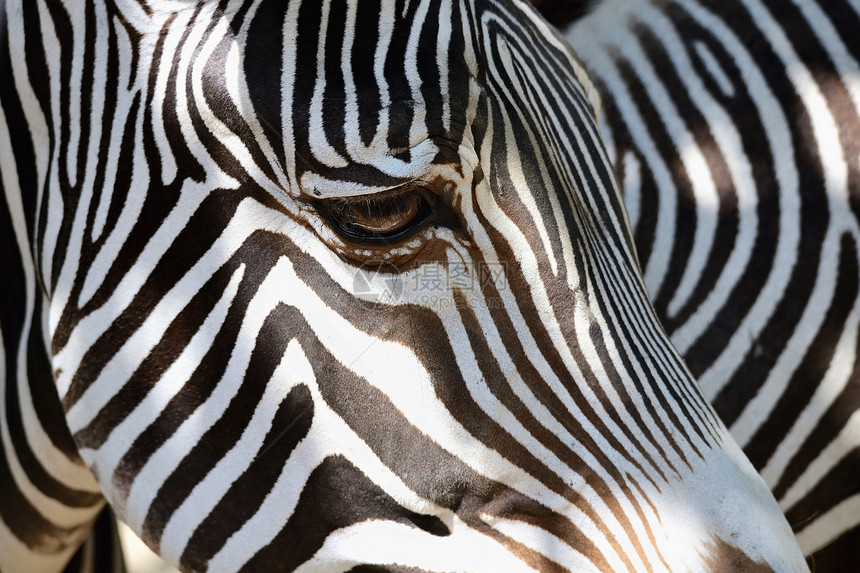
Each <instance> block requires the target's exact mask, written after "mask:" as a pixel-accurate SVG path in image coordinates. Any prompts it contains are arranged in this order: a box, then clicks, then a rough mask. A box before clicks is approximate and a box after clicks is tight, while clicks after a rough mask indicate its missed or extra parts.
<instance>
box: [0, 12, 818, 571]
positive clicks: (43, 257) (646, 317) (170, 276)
mask: <svg viewBox="0 0 860 573" xmlns="http://www.w3.org/2000/svg"><path fill="white" fill-rule="evenodd" d="M359 7H360V8H361V9H359ZM3 8H4V14H5V29H4V32H5V36H4V38H3V42H2V45H0V75H2V78H3V79H4V81H3V82H2V83H0V104H2V115H0V160H2V184H3V196H4V198H5V201H4V203H3V207H2V209H3V210H2V213H0V216H2V219H0V223H2V224H0V228H2V230H3V235H2V237H0V239H2V243H0V252H2V253H3V257H4V260H3V262H4V264H3V265H2V267H3V273H4V275H3V281H2V282H3V284H4V285H9V287H8V288H9V290H8V291H6V296H4V297H3V307H2V309H0V310H2V315H0V327H2V334H3V353H2V355H0V356H2V365H3V366H5V368H3V369H2V371H3V378H2V379H0V381H2V383H3V389H2V394H0V395H2V400H3V402H2V413H3V417H2V419H0V420H2V427H0V430H2V437H3V449H2V452H3V456H2V459H0V461H2V465H0V480H2V484H3V489H4V491H9V492H10V495H8V496H6V495H4V496H3V498H2V501H0V504H2V505H0V526H2V527H0V569H2V570H3V571H4V572H5V573H10V572H13V571H19V570H23V571H56V570H58V569H60V568H61V567H62V564H63V562H64V561H65V560H66V559H67V558H68V556H69V555H70V554H71V552H72V551H74V549H75V547H76V546H77V544H78V543H79V541H80V539H81V538H82V537H83V536H84V535H85V534H86V531H87V529H88V527H89V525H90V523H91V521H92V520H93V519H94V517H95V515H96V514H97V512H98V511H99V510H100V508H101V507H102V504H103V499H102V497H101V494H104V496H105V497H106V498H107V500H108V501H109V502H110V504H111V506H112V507H113V508H114V509H115V510H116V511H117V513H118V515H119V516H120V517H121V518H122V519H123V520H124V521H125V522H126V523H128V524H129V525H130V526H131V527H132V528H133V529H134V530H135V531H136V532H137V533H139V534H140V535H141V536H142V538H143V539H144V540H145V541H146V542H147V543H148V544H149V545H150V546H152V547H154V548H155V549H157V550H158V551H159V552H160V553H161V554H162V555H163V556H164V557H165V558H166V559H167V560H168V561H170V562H172V563H179V564H180V565H181V566H182V567H183V568H184V569H186V570H204V569H208V570H210V571H232V570H237V569H245V570H262V571H271V570H278V569H280V570H293V569H299V570H319V569H323V570H337V571H340V570H348V569H350V568H352V567H353V566H357V565H361V564H371V565H378V566H381V567H390V568H393V569H397V568H400V569H409V570H414V569H420V570H469V571H494V572H495V571H526V570H545V571H556V570H564V569H572V570H576V571H665V570H671V571H683V570H691V571H701V570H720V571H725V570H749V569H750V568H751V567H760V568H761V569H764V570H768V569H770V568H773V569H775V570H778V571H802V570H804V568H805V564H804V562H803V560H802V556H801V555H800V553H799V551H798V549H797V547H796V545H795V544H794V541H793V537H792V536H791V533H790V529H789V528H788V525H787V523H786V522H785V521H784V518H783V517H782V515H781V513H780V512H779V509H778V507H777V506H776V505H775V503H774V501H773V499H772V498H771V496H770V495H769V494H768V492H767V489H766V488H765V486H764V484H763V483H762V482H761V480H760V478H759V477H758V476H757V475H756V474H755V472H754V471H753V468H752V467H751V466H750V465H749V463H748V462H747V461H746V460H745V459H744V458H743V456H742V453H741V452H740V450H739V449H738V448H737V446H736V445H735V444H734V442H733V441H732V440H731V438H730V437H729V436H728V434H727V433H726V430H725V428H724V427H723V425H722V424H721V423H720V421H719V420H718V419H717V417H716V416H715V415H714V413H713V411H712V410H711V409H710V407H709V406H708V405H707V403H706V402H705V401H704V400H703V399H702V397H701V395H700V394H699V393H698V390H697V389H696V386H695V383H694V381H693V380H692V378H691V377H690V376H689V373H688V372H687V370H686V369H685V367H684V366H683V363H682V362H681V360H680V358H679V357H678V356H677V354H676V353H675V351H674V350H673V349H672V347H671V345H670V344H669V341H668V339H667V338H666V336H665V334H664V333H663V331H662V330H661V328H660V326H659V324H658V322H657V320H656V317H655V316H654V314H653V311H652V309H651V307H650V305H649V302H648V300H647V297H646V295H645V291H644V288H643V286H642V283H641V280H640V276H639V274H638V271H637V268H636V260H635V257H634V255H633V251H632V239H631V236H630V234H629V229H628V227H627V225H626V215H625V213H624V210H623V206H622V203H621V197H620V195H619V194H618V192H617V188H616V185H615V179H614V176H613V175H612V172H611V166H610V163H609V161H608V158H607V156H606V155H605V152H604V149H603V147H602V146H601V144H600V140H599V137H598V133H597V128H596V126H595V124H594V122H593V118H592V112H591V107H590V105H591V103H593V98H592V97H591V93H590V85H589V84H588V81H587V79H586V77H585V74H584V73H583V71H582V69H581V66H580V65H579V64H578V63H577V61H576V60H575V59H574V58H573V57H572V55H571V53H570V52H569V51H568V49H567V47H566V46H565V45H564V44H563V43H562V42H560V41H559V38H558V37H557V36H556V35H555V34H554V32H553V31H552V30H551V29H549V28H548V27H547V26H546V25H545V23H544V22H543V21H542V20H540V19H539V18H538V17H537V16H536V15H535V14H534V13H533V12H532V10H531V8H530V7H529V6H528V5H527V4H525V3H523V2H501V1H500V2H496V1H480V0H475V1H462V2H461V1H439V0H433V1H431V0H422V1H420V2H419V1H411V2H410V1H405V2H381V3H379V2H376V3H374V2H357V1H352V2H348V3H344V2H336V1H333V0H332V1H324V2H317V1H307V2H299V1H296V0H291V1H290V2H287V3H286V4H285V3H284V2H282V1H280V0H278V1H274V0H257V1H223V2H219V3H215V2H201V3H190V2H153V3H152V4H148V3H145V2H139V1H136V0H116V1H111V2H105V3H102V2H91V3H86V4H83V5H81V4H64V3H62V2H57V1H50V0H43V1H38V2H29V1H20V0H18V1H9V2H6V5H5V6H4V7H3ZM368 54H372V55H373V57H372V58H369V57H367V55H368ZM463 269H465V270H466V278H468V277H470V276H471V277H472V278H475V279H476V282H475V283H471V284H469V283H463V282H462V280H463V275H461V274H456V273H455V271H457V270H463ZM478 271H481V273H483V274H480V273H478ZM469 272H471V273H472V275H469ZM476 274H478V275H479V276H475V275H476ZM358 277H361V280H362V281H364V282H363V283H362V286H363V287H367V289H369V291H368V290H367V289H366V290H365V291H364V292H365V294H366V293H367V292H370V293H376V295H378V296H377V297H376V298H374V299H372V300H369V299H368V297H367V296H364V297H362V296H359V291H361V289H359V288H358V285H357V280H358ZM434 277H436V278H438V277H441V278H442V279H443V280H442V281H441V283H438V284H437V283H434V284H433V285H430V284H429V281H430V279H432V278H434ZM477 279H480V280H477ZM430 294H432V295H433V296H432V297H428V295H430ZM371 298H372V297H371ZM90 472H92V474H90ZM93 476H94V477H95V479H93ZM740 508H743V509H742V511H741V510H740Z"/></svg>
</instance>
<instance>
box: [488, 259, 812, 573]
mask: <svg viewBox="0 0 860 573" xmlns="http://www.w3.org/2000/svg"><path fill="white" fill-rule="evenodd" d="M534 250H535V251H537V250H538V249H537V247H535V248H534ZM512 275H513V276H512V277H509V278H510V279H511V280H510V285H511V289H512V290H514V291H516V290H517V289H520V290H521V291H522V292H521V293H517V292H514V293H513V294H514V297H515V298H518V297H519V298H524V297H523V293H527V294H528V300H530V301H532V302H531V304H535V308H534V309H533V310H534V311H535V312H532V313H531V315H534V316H535V317H539V318H540V320H539V321H537V320H535V321H533V322H530V320H529V318H528V317H527V316H524V317H523V325H524V326H523V327H522V328H523V331H522V332H521V333H520V334H519V335H520V340H521V342H522V344H521V348H520V349H519V352H521V354H517V353H513V354H512V356H511V358H512V362H511V363H510V370H509V371H505V373H504V374H505V375H506V377H507V378H508V379H509V381H510V380H512V379H514V378H517V377H519V378H520V379H521V383H522V384H523V387H524V388H525V389H526V390H527V392H528V393H529V394H530V396H531V397H532V398H533V399H534V404H533V407H532V414H533V415H534V419H535V420H537V421H538V423H537V424H536V426H541V425H542V426H543V429H544V430H548V432H547V433H548V435H550V436H551V439H550V440H549V441H548V442H545V443H542V444H541V447H542V448H544V449H543V450H541V451H542V452H543V453H544V454H546V455H545V456H544V457H543V459H542V461H543V462H546V466H545V468H544V469H545V471H546V472H547V475H552V474H553V473H555V475H556V477H559V478H561V479H563V480H565V481H566V482H567V483H568V487H570V488H571V490H574V494H575V495H577V496H579V495H582V494H583V492H590V493H588V494H587V497H589V498H590V500H591V501H593V500H599V503H598V504H597V505H595V506H593V507H592V509H593V510H594V511H595V514H594V515H596V516H597V519H598V521H602V522H604V523H605V524H606V527H607V528H608V529H609V530H610V531H611V532H612V535H615V536H618V537H619V538H626V539H628V540H629V543H631V544H633V546H637V547H640V548H641V547H644V546H645V545H653V549H654V551H655V553H653V554H651V555H650V556H649V555H647V551H646V553H645V554H643V557H642V559H643V560H644V561H651V560H652V558H653V560H654V563H657V564H658V565H657V569H660V567H661V565H659V564H660V563H663V564H665V563H669V564H670V566H669V567H668V569H669V570H673V571H674V570H687V569H689V570H708V571H740V570H744V571H745V570H751V571H752V570H762V571H768V570H776V571H802V570H804V569H803V567H804V565H803V560H802V557H801V556H800V554H799V553H798V551H797V549H796V544H795V543H794V541H793V536H792V534H791V531H790V529H789V528H788V525H787V523H786V521H785V519H784V517H783V516H782V514H781V512H780V511H779V508H778V506H777V505H776V503H775V501H774V500H773V498H772V496H771V494H770V493H769V491H768V490H767V488H766V487H765V486H764V484H763V482H762V481H761V479H760V478H758V476H757V474H755V472H754V470H753V468H752V467H751V465H750V464H749V462H748V461H747V459H746V458H745V456H744V455H743V453H742V452H741V451H740V449H739V448H738V447H737V446H736V445H735V444H734V442H733V441H732V439H731V437H730V436H729V434H728V433H727V431H726V430H725V428H724V427H723V426H722V424H721V423H720V422H719V421H718V420H717V419H716V417H715V415H714V414H713V412H712V410H711V409H710V407H709V406H708V405H707V404H706V402H705V401H704V400H703V399H702V397H701V395H700V394H699V392H698V389H697V387H696V383H695V381H694V380H693V379H692V377H691V376H690V374H689V373H688V371H687V370H686V369H685V368H684V367H683V366H682V365H681V363H680V362H679V361H678V360H677V357H676V356H675V355H674V353H673V352H672V350H671V343H670V342H669V340H668V338H667V337H666V335H665V333H664V332H663V331H662V329H661V328H660V326H659V325H658V324H656V323H655V322H649V320H650V319H651V316H650V314H649V313H648V312H647V308H646V307H645V306H642V305H647V301H646V300H641V301H638V302H637V303H636V304H638V305H640V308H639V311H635V310H631V309H630V308H627V309H620V308H617V304H615V303H618V301H619V300H621V299H622V298H623V297H618V296H617V294H618V291H619V290H620V286H619V285H615V291H614V292H615V295H616V296H609V295H611V294H612V292H609V291H611V290H612V289H610V288H609V287H606V288H607V289H608V291H607V292H606V293H603V294H602V295H601V293H600V292H597V291H596V287H595V282H594V277H590V278H589V280H588V281H582V282H580V281H579V280H575V279H572V278H571V277H568V276H566V275H564V273H558V274H550V273H544V274H541V273H538V272H535V273H534V274H532V275H531V276H529V275H528V273H522V274H521V275H519V276H517V274H516V273H512ZM538 284H539V285H540V289H537V285H538ZM583 286H590V287H591V290H590V291H586V290H584V288H583ZM604 286H605V285H604ZM536 289H537V290H543V291H544V292H546V297H545V299H544V303H545V304H544V307H543V308H540V304H539V301H541V299H542V297H541V296H536V295H535V290H536ZM631 290H632V291H635V289H631ZM635 295H636V293H635V292H634V294H632V295H630V294H629V293H628V297H627V300H628V302H629V300H630V299H631V298H634V297H635ZM601 296H602V298H601ZM600 300H603V301H607V300H612V301H614V302H607V303H605V304H600V303H599V301H600ZM535 301H538V302H535ZM613 305H615V306H613ZM524 314H529V313H524ZM634 315H635V316H634ZM634 319H635V320H634ZM621 322H623V323H624V325H623V326H622V325H620V324H619V323H621ZM637 325H638V329H639V330H638V331H637V329H636V328H637ZM523 333H527V335H526V336H524V335H523ZM645 333H647V335H646V334H645ZM559 437H563V438H562V441H563V442H564V444H563V446H561V447H560V449H559V448H555V447H554V445H553V444H552V443H551V442H552V440H555V439H557V438H559ZM571 444H575V446H574V447H572V448H569V449H568V447H569V446H571ZM583 453H585V454H586V456H583V455H582V454H583ZM554 456H557V458H556V459H555V461H554V462H552V461H549V462H548V461H547V460H551V459H552V458H553V457H554ZM588 456H591V457H590V458H589V457H588ZM585 460H587V461H585ZM589 463H591V464H594V466H592V467H589V465H588V464H589ZM553 464H555V465H553ZM577 464H578V465H577ZM595 468H601V469H600V470H599V471H597V472H596V473H600V472H603V475H601V476H600V479H598V480H596V481H595V480H594V479H585V478H583V477H582V476H583V472H588V471H589V470H595ZM623 468H627V469H626V470H625V469H623ZM628 472H629V473H628ZM593 477H594V474H593V475H592V478H593ZM594 483H601V484H602V488H600V487H599V488H597V489H595V488H594ZM601 496H605V497H606V499H610V500H614V501H612V502H610V503H606V500H600V498H601ZM612 503H617V504H619V505H618V507H624V508H626V509H625V510H624V511H623V512H622V513H623V514H624V516H625V517H624V519H623V520H618V519H617V516H616V515H613V510H612ZM572 505H575V504H572ZM598 506H600V507H602V509H597V507H598ZM632 508H637V509H636V510H634V509H632ZM509 509H510V508H509ZM511 511H514V510H513V509H511ZM603 520H605V521H603ZM645 539H650V540H649V541H647V542H646V541H643V540H645ZM567 542H568V543H570V540H567ZM637 544H640V545H637ZM629 549H630V548H628V550H629ZM643 551H645V550H644V549H643ZM649 551H650V549H649ZM634 569H635V567H634Z"/></svg>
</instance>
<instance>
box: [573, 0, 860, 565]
mask: <svg viewBox="0 0 860 573" xmlns="http://www.w3.org/2000/svg"><path fill="white" fill-rule="evenodd" d="M573 4H575V3H573ZM593 4H594V7H593V8H594V9H593V10H592V11H591V12H590V13H589V15H588V16H587V17H585V18H582V19H581V20H579V21H577V22H576V23H574V24H573V25H571V26H570V27H568V28H567V30H566V37H567V39H568V40H569V41H570V42H571V43H572V45H573V46H574V49H575V50H576V51H577V53H578V54H579V55H580V56H581V57H582V58H583V60H584V62H585V63H586V66H587V67H588V69H589V72H590V73H591V74H592V77H593V78H594V79H595V83H596V85H597V86H598V88H599V91H600V92H601V94H602V97H603V102H604V109H605V115H604V118H605V122H604V134H605V136H606V139H607V140H608V141H609V142H610V145H609V148H610V154H611V155H612V156H613V158H614V161H615V165H616V170H617V172H618V173H619V177H620V186H621V187H622V189H623V193H624V198H625V203H626V205H627V207H628V212H629V214H630V220H631V224H632V227H633V228H634V236H635V239H636V246H637V250H638V253H639V257H640V262H641V265H642V269H643V273H644V277H645V283H646V286H647V287H648V290H649V293H650V294H651V297H652V300H653V301H654V304H655V307H656V310H657V313H658V314H659V316H660V319H661V321H662V323H663V324H664V325H665V326H666V329H667V331H668V332H669V334H670V336H671V338H672V341H673V343H674V344H675V346H676V348H678V350H679V351H680V352H681V353H682V354H683V356H684V358H685V360H686V362H687V364H688V366H689V367H690V368H691V370H692V373H693V374H694V376H696V377H697V379H698V381H699V383H700V385H701V386H702V389H703V392H704V393H705V395H706V396H707V397H708V398H709V399H710V400H711V401H712V403H713V405H714V407H715V408H716V410H717V412H718V413H719V414H720V417H721V418H722V419H723V421H724V422H726V424H727V425H728V426H729V429H730V430H731V432H732V434H733V436H734V437H735V438H736V439H737V440H738V442H739V443H740V444H741V446H742V447H743V448H744V450H745V452H746V453H747V455H748V456H749V457H750V459H751V460H752V462H753V463H754V465H755V466H756V467H757V468H758V469H759V470H760V471H761V473H762V475H763V477H764V479H765V481H766V482H767V483H768V485H769V486H770V487H771V488H772V490H773V492H774V494H775V496H776V497H777V500H778V501H779V502H780V505H781V507H782V508H783V510H784V511H785V512H786V515H787V516H788V520H789V522H790V523H791V524H792V526H793V527H794V529H795V531H796V532H797V534H798V540H799V542H800V545H801V547H802V549H803V550H804V552H805V553H807V554H811V555H812V559H811V562H812V561H814V563H815V570H816V571H847V570H852V569H853V568H855V567H856V566H857V563H858V562H860V549H858V548H860V527H858V524H860V511H858V509H860V450H858V446H860V425H858V424H860V414H858V412H857V406H858V397H860V394H858V390H860V386H858V373H857V368H858V366H857V365H858V364H860V362H858V360H857V346H858V324H860V296H858V285H860V265H858V239H860V226H858V220H857V200H858V196H860V195H858V193H860V67H858V57H860V41H858V36H857V30H858V29H860V17H858V11H860V3H857V2H855V1H842V0H840V1H826V2H816V1H812V0H796V1H793V2H769V1H764V0H761V1H760V0H743V1H741V2H723V3H715V2H698V1H694V0H678V1H666V2H663V1H655V2H647V1H622V0H605V1H602V2H597V3H593ZM840 536H841V537H840ZM835 537H839V539H838V540H837V541H835V542H832V543H831V541H832V540H833V539H834V538H835ZM828 544H829V545H828Z"/></svg>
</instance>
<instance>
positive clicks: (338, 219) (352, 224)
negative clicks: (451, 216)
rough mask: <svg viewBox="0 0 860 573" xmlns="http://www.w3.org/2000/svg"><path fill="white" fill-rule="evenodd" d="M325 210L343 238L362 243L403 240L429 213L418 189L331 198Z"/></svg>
mask: <svg viewBox="0 0 860 573" xmlns="http://www.w3.org/2000/svg"><path fill="white" fill-rule="evenodd" d="M325 210H326V211H327V214H328V217H329V219H330V220H331V222H332V223H334V227H335V229H336V230H337V231H338V232H339V233H340V234H341V235H342V236H343V237H344V238H345V239H347V240H349V241H352V242H357V243H363V244H391V243H396V242H399V241H403V240H406V239H408V238H410V237H411V236H412V235H414V234H415V233H416V232H417V231H418V230H420V229H421V227H422V224H423V223H424V222H425V221H426V220H427V219H428V218H429V217H430V215H431V214H432V209H431V208H430V205H429V203H428V202H427V200H426V199H425V198H424V195H423V194H422V193H421V192H420V191H419V190H417V189H411V190H408V191H401V192H399V193H396V194H386V195H381V196H379V195H371V196H366V197H354V198H350V199H338V200H333V201H331V202H329V203H328V205H327V206H326V208H325Z"/></svg>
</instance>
